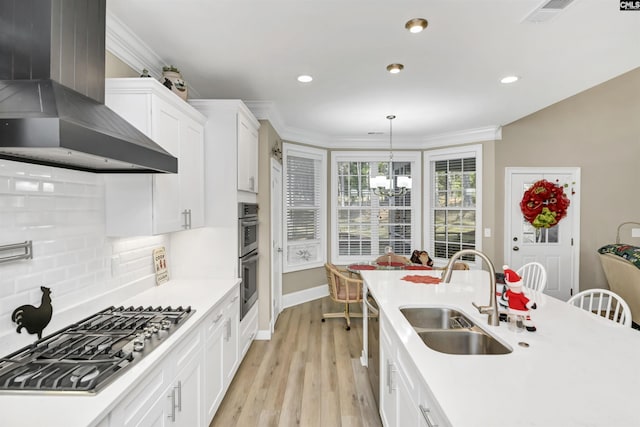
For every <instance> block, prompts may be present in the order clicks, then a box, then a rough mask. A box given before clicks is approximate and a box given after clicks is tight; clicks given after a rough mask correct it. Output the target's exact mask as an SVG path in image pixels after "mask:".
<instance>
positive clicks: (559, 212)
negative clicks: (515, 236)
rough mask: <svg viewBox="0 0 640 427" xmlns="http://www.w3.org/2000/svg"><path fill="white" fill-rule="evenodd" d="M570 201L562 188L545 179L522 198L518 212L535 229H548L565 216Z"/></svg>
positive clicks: (535, 184)
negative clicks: (520, 211) (520, 212)
mask: <svg viewBox="0 0 640 427" xmlns="http://www.w3.org/2000/svg"><path fill="white" fill-rule="evenodd" d="M570 203H571V201H570V200H569V198H568V197H567V195H566V194H565V193H564V188H562V187H561V186H560V185H558V184H554V183H553V182H549V181H547V180H546V179H541V180H540V181H537V182H535V183H534V184H533V185H532V186H531V187H530V188H529V189H528V190H527V191H525V192H524V195H523V196H522V201H521V202H520V210H522V214H523V215H524V218H525V219H526V220H527V221H528V222H529V223H531V225H533V226H534V227H536V228H549V227H553V226H554V225H556V224H557V223H558V222H560V220H561V219H562V218H564V217H565V216H567V208H568V207H569V204H570Z"/></svg>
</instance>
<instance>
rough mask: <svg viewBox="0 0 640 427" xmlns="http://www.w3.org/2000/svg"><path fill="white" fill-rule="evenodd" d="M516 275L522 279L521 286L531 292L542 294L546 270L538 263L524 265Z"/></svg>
mask: <svg viewBox="0 0 640 427" xmlns="http://www.w3.org/2000/svg"><path fill="white" fill-rule="evenodd" d="M516 273H517V274H518V276H520V277H521V278H522V285H523V286H524V287H526V288H528V289H531V290H532V291H536V292H542V291H544V288H545V287H546V286H547V270H546V269H545V268H544V265H542V264H540V263H539V262H530V263H528V264H525V265H523V266H522V267H520V268H519V269H518V270H517V271H516Z"/></svg>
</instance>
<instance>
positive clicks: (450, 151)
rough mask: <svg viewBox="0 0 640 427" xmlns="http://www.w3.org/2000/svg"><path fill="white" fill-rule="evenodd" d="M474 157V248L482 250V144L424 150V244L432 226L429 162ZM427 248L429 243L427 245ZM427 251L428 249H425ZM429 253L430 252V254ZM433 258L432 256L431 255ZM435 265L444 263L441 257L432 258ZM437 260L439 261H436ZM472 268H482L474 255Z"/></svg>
mask: <svg viewBox="0 0 640 427" xmlns="http://www.w3.org/2000/svg"><path fill="white" fill-rule="evenodd" d="M472 156H473V157H475V158H476V249H477V250H479V251H481V250H482V188H483V187H482V176H483V172H482V144H474V145H465V146H461V147H454V148H443V149H439V150H430V151H425V152H424V207H423V209H424V216H423V217H424V236H423V239H424V240H423V242H425V245H426V243H427V242H429V241H430V239H431V234H430V233H431V228H432V226H433V211H432V210H431V208H432V206H431V200H432V198H433V194H432V191H431V190H432V189H433V185H432V182H431V175H432V173H433V171H432V169H431V163H432V162H434V161H438V160H450V159H460V158H463V157H472ZM428 247H429V248H430V247H431V245H429V246H428ZM425 250H427V251H429V249H425ZM430 255H431V254H430ZM432 258H433V256H432ZM433 259H434V261H436V264H437V265H441V264H444V263H446V262H447V261H448V260H446V259H443V258H433ZM438 261H439V262H438ZM470 267H471V268H474V269H481V268H482V260H481V259H480V258H478V257H476V262H475V263H470Z"/></svg>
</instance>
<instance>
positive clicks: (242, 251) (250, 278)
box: [238, 203, 259, 320]
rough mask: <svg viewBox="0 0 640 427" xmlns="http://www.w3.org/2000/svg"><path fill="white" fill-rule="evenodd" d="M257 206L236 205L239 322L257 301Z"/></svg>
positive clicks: (247, 204) (248, 204)
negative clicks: (239, 280)
mask: <svg viewBox="0 0 640 427" xmlns="http://www.w3.org/2000/svg"><path fill="white" fill-rule="evenodd" d="M258 258H259V254H258V205H257V204H256V203H239V204H238V274H239V277H240V278H241V279H242V287H241V288H240V304H241V306H240V320H242V318H243V317H244V316H245V315H246V314H247V313H248V312H249V310H250V309H251V307H252V306H253V304H255V302H256V301H257V300H258Z"/></svg>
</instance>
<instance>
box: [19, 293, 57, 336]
mask: <svg viewBox="0 0 640 427" xmlns="http://www.w3.org/2000/svg"><path fill="white" fill-rule="evenodd" d="M40 290H42V301H41V302H40V307H34V306H32V305H29V304H25V305H21V306H20V307H18V308H16V309H15V310H14V311H13V314H12V315H11V320H13V321H14V322H15V323H16V324H17V325H18V329H16V332H17V333H21V332H22V328H25V329H26V330H27V332H29V333H30V334H38V339H41V338H42V331H43V330H44V328H46V327H47V325H48V324H49V322H50V321H51V315H52V314H53V307H52V306H51V289H49V288H47V287H44V286H40Z"/></svg>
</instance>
